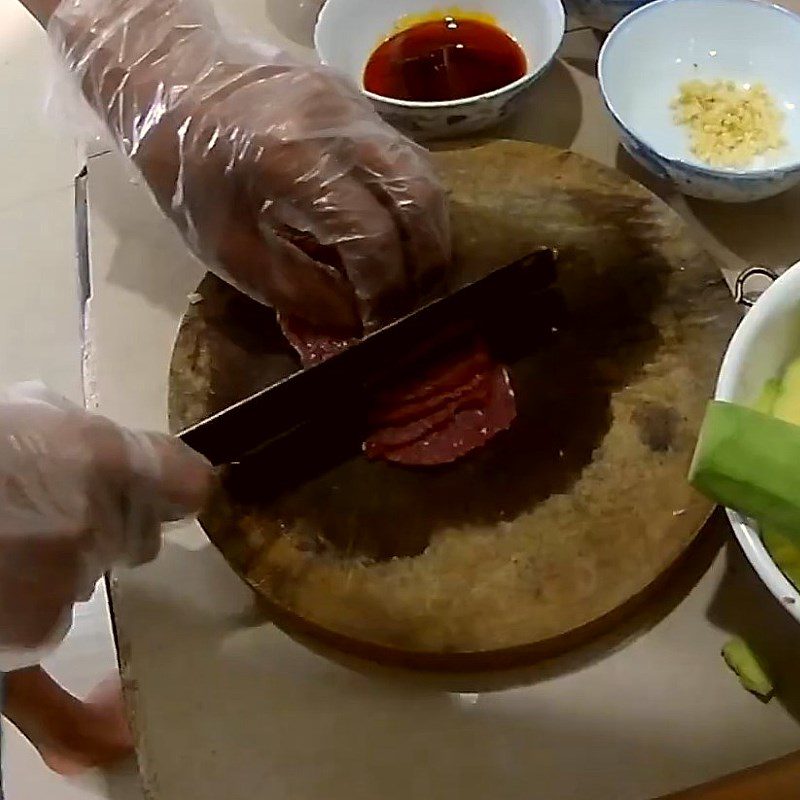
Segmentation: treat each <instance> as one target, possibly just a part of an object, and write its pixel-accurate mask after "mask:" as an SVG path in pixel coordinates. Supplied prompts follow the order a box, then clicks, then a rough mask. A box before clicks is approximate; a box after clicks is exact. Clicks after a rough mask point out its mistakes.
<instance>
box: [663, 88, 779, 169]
mask: <svg viewBox="0 0 800 800" xmlns="http://www.w3.org/2000/svg"><path fill="white" fill-rule="evenodd" d="M671 108H672V111H673V113H674V120H675V122H676V123H677V124H678V125H681V126H684V127H686V129H687V131H688V135H689V142H690V144H689V149H690V150H691V152H692V154H693V155H694V156H696V157H697V158H698V159H699V160H700V161H702V162H704V163H706V164H709V165H710V166H712V167H718V168H732V169H746V168H748V167H751V166H752V165H753V162H754V160H755V158H756V157H757V156H762V155H765V154H767V153H769V152H770V151H777V150H780V149H781V148H783V147H786V144H787V141H786V138H785V137H784V135H783V121H784V115H783V112H782V111H781V110H780V109H779V108H778V107H777V105H776V104H775V101H774V100H773V99H772V97H771V96H770V94H769V93H768V92H767V89H766V87H765V86H764V85H763V84H762V83H754V84H749V83H745V84H741V85H740V84H737V83H735V82H734V81H731V80H717V81H713V82H706V81H702V80H691V81H686V83H682V84H681V85H680V87H679V94H678V96H677V97H676V98H675V99H674V100H673V101H672V103H671Z"/></svg>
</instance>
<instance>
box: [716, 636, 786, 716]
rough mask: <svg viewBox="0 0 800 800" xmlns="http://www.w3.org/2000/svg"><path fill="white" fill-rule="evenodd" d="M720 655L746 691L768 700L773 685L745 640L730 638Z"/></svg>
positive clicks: (765, 700) (773, 688)
mask: <svg viewBox="0 0 800 800" xmlns="http://www.w3.org/2000/svg"><path fill="white" fill-rule="evenodd" d="M722 657H723V658H724V659H725V663H726V664H727V665H728V666H729V667H730V668H731V669H732V670H733V671H734V672H735V673H736V674H737V675H738V677H739V681H740V682H741V684H742V686H744V688H745V689H747V691H748V692H752V693H753V694H754V695H756V697H758V698H759V699H760V700H763V701H764V702H768V701H769V700H770V698H771V697H772V693H773V691H774V690H775V687H774V686H773V685H772V681H771V680H770V679H769V678H768V677H767V673H766V672H764V668H763V667H762V666H761V664H760V663H759V661H758V659H757V658H756V656H755V654H754V653H753V651H752V650H751V649H750V648H749V647H748V646H747V644H746V642H744V641H743V640H742V639H738V638H737V639H731V640H730V641H729V642H728V643H727V644H726V645H725V646H724V647H723V648H722Z"/></svg>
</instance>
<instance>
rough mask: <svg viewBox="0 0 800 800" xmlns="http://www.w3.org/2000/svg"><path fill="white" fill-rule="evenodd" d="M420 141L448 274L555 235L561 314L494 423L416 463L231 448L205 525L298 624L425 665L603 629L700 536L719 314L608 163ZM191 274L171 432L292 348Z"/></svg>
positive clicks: (676, 240) (724, 331)
mask: <svg viewBox="0 0 800 800" xmlns="http://www.w3.org/2000/svg"><path fill="white" fill-rule="evenodd" d="M434 157H435V159H436V162H437V165H438V168H439V169H440V171H441V174H442V176H443V178H444V180H445V182H446V183H447V185H448V187H449V189H450V191H451V195H452V210H453V228H454V244H455V263H456V267H455V269H454V272H453V282H454V283H455V282H461V281H463V280H465V279H467V278H472V277H475V276H478V275H480V274H483V273H485V272H487V271H489V270H491V269H494V268H495V267H497V266H499V265H501V264H504V263H506V262H509V261H511V260H513V259H515V258H517V257H519V256H520V255H522V254H524V253H527V252H529V251H531V250H533V249H534V248H535V247H537V246H540V245H550V246H554V247H556V248H557V249H558V252H559V255H560V258H559V283H558V296H555V297H553V298H551V301H552V303H553V304H556V303H558V302H562V303H563V304H564V306H565V307H566V317H565V318H564V319H561V321H560V322H559V323H558V325H554V326H553V327H554V328H557V329H556V330H553V331H552V335H551V336H549V337H547V338H546V339H545V340H541V337H540V339H539V340H538V341H537V342H535V343H533V342H532V343H531V346H530V348H529V349H528V351H527V352H526V353H525V355H524V357H522V358H521V359H520V360H519V361H518V362H516V363H514V364H513V365H512V369H511V374H512V380H513V382H514V386H515V389H516V394H517V398H518V406H519V417H518V419H517V420H516V422H515V423H514V425H513V426H512V429H511V430H510V431H509V432H507V433H505V434H502V435H500V436H499V437H498V438H497V439H495V440H494V441H493V442H492V443H491V444H490V445H489V446H487V447H485V448H484V449H483V450H482V451H480V452H479V453H478V454H477V455H475V456H473V457H471V458H467V459H465V460H463V461H461V462H458V463H456V464H453V465H451V466H448V467H446V468H438V469H435V470H424V469H423V470H414V469H408V468H403V467H398V466H391V465H389V464H384V463H371V462H368V461H367V460H366V459H364V458H362V457H356V458H351V459H350V460H347V461H345V462H343V463H339V464H332V465H331V468H330V469H329V470H327V471H326V472H324V474H320V475H317V476H316V477H313V478H312V479H311V480H309V481H307V482H306V483H304V484H302V485H301V486H300V487H299V488H297V487H295V488H292V489H287V488H285V486H284V485H283V484H282V478H283V477H284V476H285V473H286V471H287V470H288V469H290V468H293V466H296V463H295V464H294V465H290V464H289V463H288V462H289V461H293V462H302V461H303V460H304V459H306V460H307V457H308V453H309V452H310V450H308V449H306V448H298V450H301V451H302V452H296V453H292V454H290V455H288V456H287V463H286V464H284V463H260V462H253V463H249V464H247V465H246V466H240V467H238V468H228V470H227V473H226V474H225V475H224V476H223V481H222V483H221V488H220V489H219V491H218V492H217V494H216V496H215V497H214V498H213V499H212V502H211V503H210V504H209V507H208V509H207V510H206V511H205V513H204V514H203V515H202V518H201V522H202V524H203V527H204V528H205V530H206V531H207V533H208V535H209V537H210V539H211V540H212V542H214V544H215V545H216V546H217V547H218V548H219V549H220V550H221V551H222V553H223V554H224V556H225V558H226V559H227V560H228V562H229V563H230V565H231V566H232V567H233V569H234V570H236V572H237V573H238V574H239V575H240V576H241V577H242V578H243V579H244V580H245V581H247V583H248V584H249V585H250V586H251V587H252V588H253V589H254V590H255V591H256V592H258V594H259V595H260V596H261V597H262V598H263V600H264V601H265V606H266V608H267V609H268V613H269V614H270V616H271V617H272V618H273V619H274V620H275V622H276V623H277V624H278V625H280V626H281V627H283V628H284V629H285V630H287V631H288V632H289V633H291V634H293V635H295V636H298V637H300V638H303V639H305V640H307V641H312V642H314V643H315V644H317V645H321V646H322V647H323V649H329V650H330V649H331V648H332V649H333V650H334V651H340V652H342V653H345V654H350V655H356V656H358V657H360V658H366V659H369V660H373V661H379V662H384V663H391V664H396V665H405V666H410V667H416V668H421V669H447V670H470V669H486V668H491V667H495V666H510V665H512V664H521V663H525V662H526V661H530V660H533V659H536V658H539V657H542V656H550V655H554V654H555V653H557V652H559V651H561V650H563V649H565V648H567V647H570V646H572V645H574V644H575V643H577V642H579V641H581V639H582V637H584V638H585V636H586V635H588V633H589V632H591V633H594V632H597V631H598V630H600V629H602V626H603V622H604V620H612V619H616V618H617V617H618V614H617V613H615V612H616V611H617V610H618V609H619V608H620V607H627V606H628V605H630V603H631V601H632V600H633V599H634V598H638V597H641V596H642V595H643V593H645V592H646V591H647V589H648V587H651V586H652V585H653V583H654V582H655V581H656V580H657V579H658V578H659V577H660V576H661V575H662V574H663V573H664V572H665V571H666V570H667V569H668V568H669V567H670V566H671V565H672V564H673V563H674V562H675V561H676V559H678V557H679V556H680V555H681V554H682V553H683V552H684V551H685V550H686V548H687V547H688V545H689V544H690V543H691V542H692V540H693V539H694V537H695V536H696V534H697V532H698V530H699V529H700V528H701V526H702V524H703V522H704V521H705V520H706V518H707V517H708V514H709V512H710V510H711V505H710V503H708V502H707V501H705V500H704V499H702V498H701V497H699V496H698V495H696V494H695V493H694V492H693V491H692V490H691V489H690V488H689V486H688V485H687V483H686V479H685V476H686V472H687V468H688V466H689V461H690V458H691V455H692V449H693V446H694V441H695V437H696V434H697V431H698V429H699V425H700V421H701V418H702V414H703V408H704V405H705V402H706V400H707V398H708V397H709V396H710V395H711V393H712V390H713V385H714V379H715V375H716V371H717V366H718V363H719V359H720V355H721V353H722V351H723V348H724V346H725V343H726V342H727V339H728V337H729V336H730V334H731V332H732V330H733V327H734V325H735V323H736V320H737V319H738V311H737V309H736V306H735V305H734V303H733V301H732V299H731V297H730V294H729V292H728V289H727V287H726V285H725V283H724V280H723V279H722V276H721V274H720V272H719V269H718V267H717V265H716V264H715V263H714V262H713V261H712V259H711V258H710V257H709V256H708V255H707V254H706V253H705V252H704V251H702V250H701V249H700V248H699V247H698V246H697V245H696V244H695V243H693V242H692V240H691V238H690V237H689V235H688V233H687V229H686V227H685V225H684V223H683V222H682V221H681V219H680V218H679V217H678V216H677V214H676V213H675V212H674V211H672V210H671V209H670V208H669V207H668V206H666V205H665V204H664V203H662V202H661V201H660V200H658V199H657V198H656V197H654V196H653V195H652V194H650V193H649V192H648V191H647V190H645V189H644V188H642V187H641V186H639V185H638V184H636V183H634V182H633V181H631V180H630V179H629V178H627V177H626V176H624V175H622V174H621V173H618V172H616V171H614V170H610V169H607V168H606V167H603V166H601V165H599V164H596V163H594V162H592V161H589V160H587V159H586V158H583V157H581V156H578V155H575V154H573V153H567V152H562V151H558V150H554V149H552V148H548V147H543V146H538V145H533V144H527V143H521V142H493V143H490V144H484V145H475V146H468V147H464V148H462V149H456V150H449V151H441V152H437V153H436V154H435V156H434ZM198 292H199V295H200V296H201V298H202V299H200V298H195V300H198V302H194V303H193V304H191V305H190V306H189V309H188V311H187V313H186V316H185V318H184V320H183V323H182V326H181V329H180V332H179V334H178V338H177V342H176V344H175V350H174V354H173V359H172V369H171V376H170V381H171V383H170V409H169V410H170V422H171V427H172V430H173V431H177V430H179V429H181V428H182V427H184V426H186V425H188V424H190V423H193V422H195V421H198V420H200V419H202V418H204V417H205V416H207V415H208V414H210V413H212V412H215V411H217V410H219V409H221V408H224V407H226V406H227V405H229V404H231V403H232V402H234V401H236V400H239V399H240V398H242V397H244V396H246V395H248V394H250V393H251V392H253V391H255V390H257V389H259V388H262V387H264V386H266V385H269V384H270V383H272V382H273V381H275V380H276V379H277V378H279V377H281V376H283V375H285V374H287V373H289V372H290V371H292V370H294V369H296V368H297V363H296V361H295V359H294V358H293V356H292V352H291V350H290V349H289V347H288V345H287V344H286V343H285V342H284V341H283V339H282V337H281V335H280V332H279V331H278V329H277V327H276V324H275V321H274V318H273V316H272V314H271V312H269V311H268V310H267V309H265V308H262V307H260V306H258V305H257V304H256V303H254V302H252V301H250V300H248V299H247V298H245V297H243V296H242V295H240V294H238V293H237V292H235V291H234V290H232V289H230V288H229V287H227V286H226V285H225V284H223V283H222V282H220V281H218V280H217V279H216V278H214V277H211V276H208V277H206V279H205V280H204V281H203V283H202V284H201V285H200V287H199V289H198ZM551 301H547V302H546V303H534V304H532V305H531V307H530V309H529V310H528V312H527V315H526V314H523V315H522V317H526V318H527V320H528V321H529V322H530V321H531V320H536V319H540V318H541V315H543V314H547V313H550V312H551V311H552V307H551ZM524 323H525V319H522V320H521V325H522V327H521V328H520V330H521V331H522V333H521V334H520V335H521V337H522V339H523V341H524ZM321 402H324V398H322V399H321ZM331 434H332V435H333V434H335V431H331ZM323 435H324V434H323ZM314 446H315V445H314V442H311V443H309V445H308V447H310V448H313V447H314ZM320 446H322V443H320Z"/></svg>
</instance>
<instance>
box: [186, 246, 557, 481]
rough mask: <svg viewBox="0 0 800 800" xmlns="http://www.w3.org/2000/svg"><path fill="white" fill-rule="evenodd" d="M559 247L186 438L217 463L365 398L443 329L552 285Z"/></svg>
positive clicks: (470, 323)
mask: <svg viewBox="0 0 800 800" xmlns="http://www.w3.org/2000/svg"><path fill="white" fill-rule="evenodd" d="M555 262H556V254H555V252H554V251H553V250H548V249H546V248H542V249H540V250H537V251H535V252H533V253H530V254H529V255H526V256H524V257H523V258H521V259H519V260H517V261H514V262H512V263H510V264H507V265H506V266H503V267H500V268H498V269H496V270H494V271H493V272H491V273H489V274H488V275H486V276H484V277H482V278H480V279H479V280H477V281H474V282H473V283H469V284H467V285H465V286H463V287H461V288H460V289H457V290H455V291H454V292H453V293H452V294H449V295H446V296H445V297H441V298H439V299H437V300H433V301H432V302H430V303H428V304H427V305H424V306H422V307H421V308H419V309H417V310H416V311H414V312H412V313H411V314H408V315H407V316H405V317H401V318H400V319H398V320H396V321H394V322H392V323H390V324H389V325H386V326H385V327H383V328H381V329H379V330H377V331H375V332H374V333H371V334H369V335H368V336H365V337H364V338H363V339H361V340H360V341H358V342H357V343H355V344H353V345H351V346H350V347H348V348H346V349H345V350H342V351H341V352H340V353H338V354H337V355H335V356H332V357H331V358H328V359H327V360H325V361H322V362H320V363H319V364H315V365H314V366H312V367H309V368H308V369H303V370H299V371H298V372H295V373H292V374H291V375H289V376H288V377H286V378H284V379H283V380H280V381H278V382H277V383H275V384H273V385H272V386H270V387H268V388H266V389H262V390H261V391H260V392H256V393H255V394H253V395H251V396H250V397H247V398H245V399H244V400H241V401H240V402H238V403H236V404H234V405H232V406H230V407H228V408H226V409H224V410H223V411H220V412H219V413H217V414H214V415H213V416H211V417H209V418H208V419H206V420H203V421H202V422H199V423H197V424H196V425H192V426H191V427H189V428H186V429H185V430H184V431H183V432H182V433H180V434H179V436H180V438H181V439H182V440H183V441H184V442H185V443H186V444H188V445H189V446H190V447H191V448H192V449H194V450H196V451H197V452H199V453H202V454H203V455H204V456H205V457H206V458H208V459H209V461H211V463H212V464H214V465H215V466H216V465H219V464H225V463H230V462H236V461H240V460H241V459H242V458H244V457H245V456H247V455H248V454H250V453H252V452H253V451H256V450H261V449H263V448H264V447H266V446H267V445H268V444H269V443H270V442H271V441H272V440H279V439H283V438H285V437H286V436H287V435H288V434H289V433H290V432H291V431H293V430H295V429H297V428H299V427H303V426H305V425H306V424H307V423H308V421H309V420H312V419H314V418H315V417H317V416H318V415H319V414H320V412H321V411H322V410H323V409H325V410H327V411H330V408H331V407H337V406H339V407H346V406H348V405H349V404H351V403H353V402H355V403H360V402H361V400H362V399H363V395H364V392H365V388H368V387H369V386H370V385H372V384H374V383H376V382H379V381H380V379H381V378H382V377H386V376H387V374H389V375H390V374H391V372H392V370H393V369H394V368H395V367H396V365H397V364H399V363H402V362H403V361H404V360H407V359H408V357H409V355H410V354H413V353H414V352H415V351H417V350H418V349H419V348H420V347H421V346H424V345H426V344H427V343H429V342H431V341H435V340H436V339H437V337H440V336H441V333H442V331H443V330H447V331H453V330H458V329H459V327H463V328H464V329H468V328H477V329H481V327H482V323H486V321H487V320H488V319H490V318H491V317H492V316H494V317H497V316H498V315H499V314H502V313H503V310H504V304H506V303H507V302H508V300H509V299H510V298H512V299H513V298H517V297H520V296H526V297H527V296H529V295H531V294H532V293H535V292H539V291H544V290H545V289H547V287H548V286H550V285H551V284H552V283H553V281H554V280H555V278H556V263H555Z"/></svg>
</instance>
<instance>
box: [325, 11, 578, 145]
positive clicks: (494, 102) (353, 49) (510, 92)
mask: <svg viewBox="0 0 800 800" xmlns="http://www.w3.org/2000/svg"><path fill="white" fill-rule="evenodd" d="M451 5H452V4H450V3H436V2H431V0H393V1H392V2H381V0H326V2H325V5H324V6H323V7H322V10H321V11H320V13H319V17H318V18H317V24H316V27H315V29H314V46H315V47H316V50H317V55H318V56H319V58H320V60H321V61H322V63H323V64H327V65H328V66H330V67H333V68H334V69H337V70H339V71H340V72H343V73H344V74H345V75H347V76H348V77H349V78H350V79H351V80H352V81H353V82H354V83H355V84H357V85H358V86H359V88H360V89H361V91H362V92H363V93H364V94H365V95H366V96H367V97H368V98H369V99H370V100H371V101H372V103H373V104H374V105H375V107H376V108H377V110H378V111H379V112H380V114H381V115H382V116H383V117H384V119H386V120H387V121H388V122H390V123H391V124H392V125H394V126H395V127H397V128H400V130H403V131H405V132H406V133H408V134H410V135H411V136H414V137H415V138H417V139H440V138H449V137H454V136H464V135H467V134H472V133H475V132H476V131H479V130H483V129H484V128H489V127H492V126H493V125H497V124H498V123H499V122H501V121H502V120H503V119H505V118H506V117H508V116H509V115H510V114H511V113H512V112H513V111H515V110H516V109H517V108H518V107H519V105H520V103H521V102H523V99H524V97H525V95H526V94H527V93H528V91H529V90H530V88H531V87H532V86H533V84H534V82H535V81H536V80H537V79H538V78H539V77H540V76H541V75H542V74H543V73H544V72H545V70H546V69H547V67H548V66H550V64H551V63H552V61H553V59H554V58H555V54H556V51H557V50H558V48H559V47H560V46H561V40H562V39H563V38H564V30H565V26H566V21H565V14H564V7H563V6H562V5H561V0H463V2H461V3H459V4H458V11H459V13H460V14H463V15H465V16H467V17H468V16H469V14H470V12H477V13H479V14H488V15H489V16H490V17H492V18H493V19H494V20H496V23H497V25H498V26H499V27H500V28H502V29H503V30H504V31H505V32H506V33H507V34H508V35H509V36H511V37H512V38H513V39H514V40H515V41H516V42H517V44H518V45H519V46H520V47H521V48H522V50H523V52H524V53H525V58H526V60H527V64H528V68H527V70H526V72H525V74H524V75H523V76H522V77H521V78H519V79H518V80H516V81H514V82H513V83H509V84H508V85H506V86H501V87H500V88H499V89H495V90H494V91H491V92H485V93H484V94H480V95H476V96H474V97H465V98H462V99H459V100H443V101H437V102H417V101H412V100H396V99H394V98H391V97H384V96H382V95H379V94H375V93H373V92H368V91H367V90H366V89H365V88H364V67H365V66H366V64H367V61H368V59H369V57H370V56H371V55H372V53H373V52H374V51H375V48H376V47H378V45H380V44H381V42H383V41H384V40H385V39H386V38H387V37H388V36H390V35H392V34H393V33H396V32H397V30H398V26H400V27H402V21H403V18H404V17H416V16H419V15H424V14H428V13H431V12H433V11H435V10H441V13H442V17H445V16H446V15H447V13H448V8H450V6H451ZM542 113H544V114H546V113H547V109H542Z"/></svg>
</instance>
